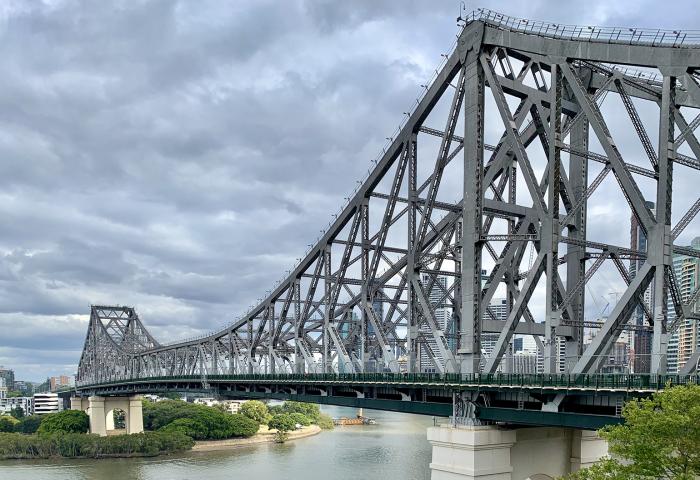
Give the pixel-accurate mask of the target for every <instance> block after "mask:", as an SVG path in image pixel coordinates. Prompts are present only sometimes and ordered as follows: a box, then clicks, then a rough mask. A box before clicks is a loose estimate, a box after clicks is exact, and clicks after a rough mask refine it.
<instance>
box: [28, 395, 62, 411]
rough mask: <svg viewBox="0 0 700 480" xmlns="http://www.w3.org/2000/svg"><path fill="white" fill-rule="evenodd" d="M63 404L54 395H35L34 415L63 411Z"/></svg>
mask: <svg viewBox="0 0 700 480" xmlns="http://www.w3.org/2000/svg"><path fill="white" fill-rule="evenodd" d="M62 406H63V402H62V401H61V399H60V398H58V394H56V393H35V394H34V414H36V415H43V414H45V413H56V412H60V411H61V410H63V408H62Z"/></svg>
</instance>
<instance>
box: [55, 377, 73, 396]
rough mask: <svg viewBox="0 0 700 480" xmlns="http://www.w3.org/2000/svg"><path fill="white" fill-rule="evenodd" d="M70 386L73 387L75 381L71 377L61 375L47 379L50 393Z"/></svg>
mask: <svg viewBox="0 0 700 480" xmlns="http://www.w3.org/2000/svg"><path fill="white" fill-rule="evenodd" d="M72 385H75V381H74V379H73V377H72V376H70V377H69V376H68V375H61V376H59V377H51V378H49V389H50V390H51V391H52V392H55V391H56V390H59V389H60V388H63V387H70V386H72Z"/></svg>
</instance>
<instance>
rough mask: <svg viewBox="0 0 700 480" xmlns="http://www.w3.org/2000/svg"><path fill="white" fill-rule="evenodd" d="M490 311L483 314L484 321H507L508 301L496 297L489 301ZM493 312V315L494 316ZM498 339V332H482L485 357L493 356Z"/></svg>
mask: <svg viewBox="0 0 700 480" xmlns="http://www.w3.org/2000/svg"><path fill="white" fill-rule="evenodd" d="M488 310H490V311H491V313H489V312H488V311H486V312H484V315H483V316H482V321H484V320H493V319H494V317H495V319H496V320H499V321H501V322H505V321H506V319H507V318H508V301H507V300H506V299H505V298H494V299H492V300H491V303H489V308H488ZM492 314H493V316H492ZM497 341H498V333H483V332H482V334H481V355H482V357H483V358H484V359H486V358H491V355H492V354H493V350H494V348H496V342H497Z"/></svg>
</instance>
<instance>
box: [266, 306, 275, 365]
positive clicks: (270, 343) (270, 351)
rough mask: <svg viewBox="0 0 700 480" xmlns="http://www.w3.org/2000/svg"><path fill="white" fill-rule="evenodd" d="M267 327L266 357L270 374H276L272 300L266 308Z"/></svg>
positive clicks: (273, 307)
mask: <svg viewBox="0 0 700 480" xmlns="http://www.w3.org/2000/svg"><path fill="white" fill-rule="evenodd" d="M267 312H268V313H267V316H268V319H267V326H268V335H267V356H268V357H269V362H270V372H271V373H276V371H277V362H276V361H275V338H274V337H275V301H274V300H272V302H270V305H268V307H267Z"/></svg>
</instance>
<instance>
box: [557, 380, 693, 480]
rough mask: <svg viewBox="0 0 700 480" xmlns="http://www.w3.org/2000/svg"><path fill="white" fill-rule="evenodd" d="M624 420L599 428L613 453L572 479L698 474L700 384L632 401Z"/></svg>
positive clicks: (679, 479)
mask: <svg viewBox="0 0 700 480" xmlns="http://www.w3.org/2000/svg"><path fill="white" fill-rule="evenodd" d="M622 416H623V418H624V419H625V423H624V424H622V425H615V426H608V427H605V428H603V429H602V430H600V431H599V433H600V436H601V437H602V438H604V439H605V440H607V441H608V445H609V450H610V453H612V454H613V455H614V456H615V458H605V459H603V460H602V461H600V462H598V463H597V464H595V465H593V466H592V467H590V468H587V469H583V470H580V471H579V472H576V473H575V474H572V475H570V477H569V478H571V479H575V480H623V479H624V480H657V479H664V480H692V479H694V478H696V476H697V475H700V420H699V419H700V386H698V385H687V386H676V387H672V388H667V389H666V390H663V391H661V392H658V393H655V394H654V395H653V397H651V398H646V399H641V400H633V401H631V402H629V403H627V404H626V405H625V407H624V408H623V410H622Z"/></svg>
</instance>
